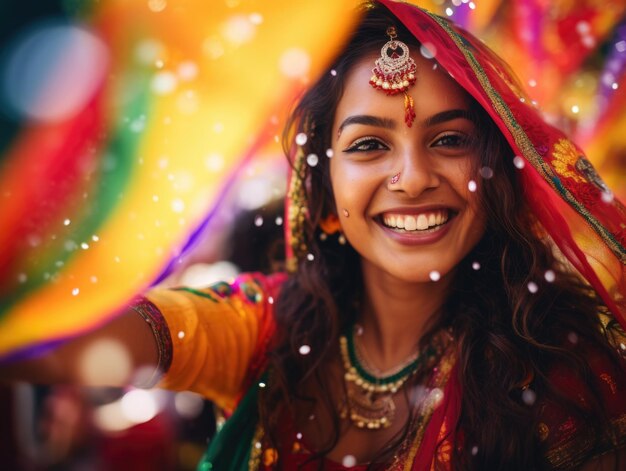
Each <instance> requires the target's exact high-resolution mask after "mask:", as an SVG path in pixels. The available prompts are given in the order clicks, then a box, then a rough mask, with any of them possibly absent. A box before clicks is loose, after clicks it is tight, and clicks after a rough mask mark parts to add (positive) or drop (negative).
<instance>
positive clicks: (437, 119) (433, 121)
mask: <svg viewBox="0 0 626 471" xmlns="http://www.w3.org/2000/svg"><path fill="white" fill-rule="evenodd" d="M459 118H463V119H467V120H469V121H471V122H473V123H475V122H476V119H475V118H474V115H473V113H471V112H470V111H469V110H464V109H453V110H446V111H442V112H441V113H437V114H434V115H432V116H429V117H428V118H426V119H425V120H424V123H423V125H424V127H429V126H435V125H437V124H441V123H445V122H446V121H452V120H453V119H459Z"/></svg>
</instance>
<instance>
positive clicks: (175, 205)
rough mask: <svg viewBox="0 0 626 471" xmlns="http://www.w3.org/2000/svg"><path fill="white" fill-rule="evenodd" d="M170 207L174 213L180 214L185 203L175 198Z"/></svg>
mask: <svg viewBox="0 0 626 471" xmlns="http://www.w3.org/2000/svg"><path fill="white" fill-rule="evenodd" d="M171 207H172V211H174V212H175V213H182V212H183V211H184V210H185V202H184V201H183V200H181V199H180V198H176V199H175V200H173V201H172V204H171Z"/></svg>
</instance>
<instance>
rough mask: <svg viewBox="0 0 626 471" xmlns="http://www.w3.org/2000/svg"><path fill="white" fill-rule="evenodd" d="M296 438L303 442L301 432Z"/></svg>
mask: <svg viewBox="0 0 626 471" xmlns="http://www.w3.org/2000/svg"><path fill="white" fill-rule="evenodd" d="M296 438H297V439H298V440H302V434H301V433H300V432H298V433H296Z"/></svg>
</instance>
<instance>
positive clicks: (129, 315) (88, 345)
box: [0, 309, 158, 386]
mask: <svg viewBox="0 0 626 471" xmlns="http://www.w3.org/2000/svg"><path fill="white" fill-rule="evenodd" d="M157 363H158V350H157V345H156V340H155V336H154V334H153V332H152V329H151V326H150V325H149V324H148V323H147V322H146V321H145V320H144V319H143V318H142V317H141V316H140V315H139V314H138V313H137V312H136V311H134V310H131V309H129V310H128V311H127V312H125V313H124V314H122V315H120V316H118V317H116V318H115V319H113V320H112V321H110V322H108V323H107V324H105V325H103V326H102V327H100V328H98V329H96V330H94V331H91V332H89V333H87V334H85V335H82V336H79V337H77V338H75V339H73V340H70V341H68V342H66V343H64V344H62V345H61V346H60V347H58V348H56V349H54V350H52V351H51V352H48V353H45V354H43V355H41V356H39V357H36V358H34V359H31V360H26V361H19V362H16V363H12V364H9V365H5V366H2V367H0V378H1V379H3V380H13V381H27V382H31V383H38V384H54V383H75V384H82V385H86V386H122V385H127V384H131V383H133V384H135V383H136V384H141V383H142V382H143V381H146V380H147V378H146V372H148V373H149V374H147V376H150V374H151V372H154V370H155V368H156V365H157ZM142 371H143V372H144V374H143V378H141V377H138V376H137V373H138V372H139V373H141V372H142ZM140 376H141V375H140Z"/></svg>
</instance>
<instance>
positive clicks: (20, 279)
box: [17, 273, 28, 283]
mask: <svg viewBox="0 0 626 471" xmlns="http://www.w3.org/2000/svg"><path fill="white" fill-rule="evenodd" d="M26 280H28V276H26V273H20V274H19V275H17V281H18V282H19V283H26Z"/></svg>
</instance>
